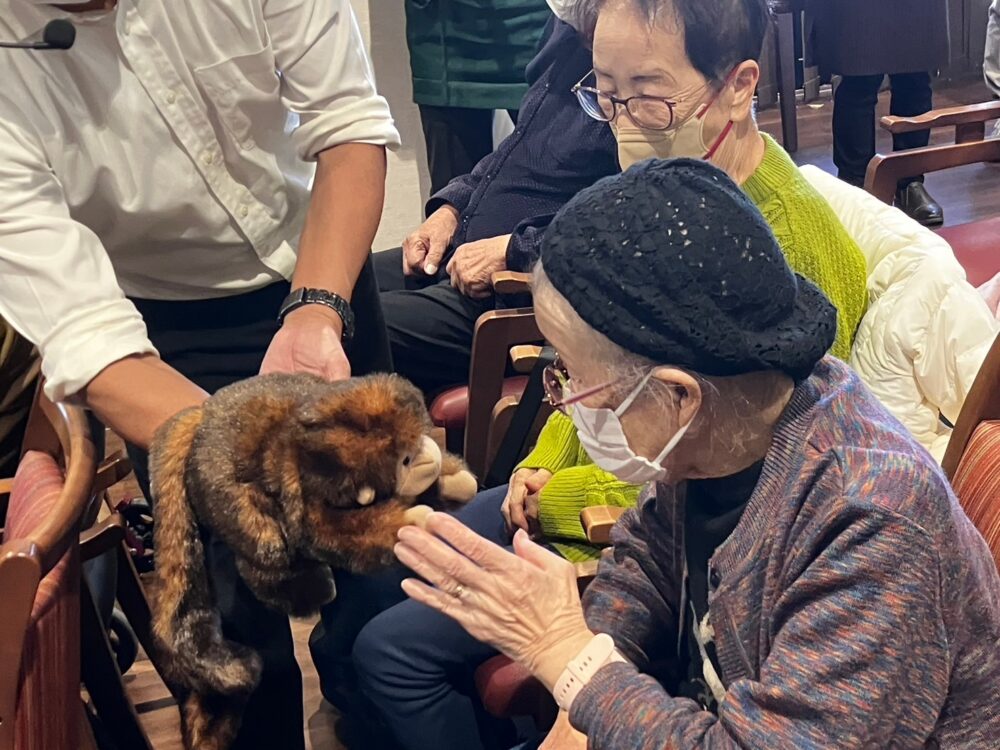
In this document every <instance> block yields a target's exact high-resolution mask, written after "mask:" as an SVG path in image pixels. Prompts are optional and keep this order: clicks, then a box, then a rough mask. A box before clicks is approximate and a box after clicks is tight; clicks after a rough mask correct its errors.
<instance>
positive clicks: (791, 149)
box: [775, 13, 799, 154]
mask: <svg viewBox="0 0 1000 750" xmlns="http://www.w3.org/2000/svg"><path fill="white" fill-rule="evenodd" d="M777 26H778V34H777V40H776V42H777V44H776V45H775V47H776V50H777V58H778V98H779V100H780V102H779V103H780V105H781V140H782V145H783V146H784V147H785V151H787V152H788V153H790V154H791V153H795V152H796V151H798V150H799V127H798V122H797V121H796V113H795V14H793V13H779V14H778V18H777Z"/></svg>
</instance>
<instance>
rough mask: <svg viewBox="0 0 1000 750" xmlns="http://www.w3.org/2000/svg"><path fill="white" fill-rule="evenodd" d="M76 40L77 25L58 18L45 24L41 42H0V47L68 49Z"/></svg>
mask: <svg viewBox="0 0 1000 750" xmlns="http://www.w3.org/2000/svg"><path fill="white" fill-rule="evenodd" d="M75 41H76V27H75V26H73V24H71V23H70V22H69V21H65V20H63V19H61V18H57V19H56V20H54V21H49V22H48V23H47V24H45V29H44V30H43V31H42V41H40V42H0V47H6V48H8V49H35V50H46V49H62V50H66V49H69V48H70V47H72V46H73V42H75Z"/></svg>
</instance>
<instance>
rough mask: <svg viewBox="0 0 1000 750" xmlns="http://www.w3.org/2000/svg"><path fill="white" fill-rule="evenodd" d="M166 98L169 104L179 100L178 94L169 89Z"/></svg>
mask: <svg viewBox="0 0 1000 750" xmlns="http://www.w3.org/2000/svg"><path fill="white" fill-rule="evenodd" d="M165 98H166V100H167V104H173V103H174V102H176V101H177V94H175V93H174V92H173V91H168V92H167V95H166V97H165Z"/></svg>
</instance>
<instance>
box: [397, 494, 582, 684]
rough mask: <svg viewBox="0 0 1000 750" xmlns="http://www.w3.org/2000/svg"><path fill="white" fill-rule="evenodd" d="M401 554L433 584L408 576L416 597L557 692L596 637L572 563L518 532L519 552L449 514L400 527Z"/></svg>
mask: <svg viewBox="0 0 1000 750" xmlns="http://www.w3.org/2000/svg"><path fill="white" fill-rule="evenodd" d="M395 552H396V557H398V558H399V560H400V562H402V563H403V564H404V565H406V566H407V567H409V568H411V569H412V570H413V571H414V572H415V573H417V574H418V575H420V576H421V577H422V578H424V579H425V580H427V581H429V582H430V583H431V584H433V586H428V585H427V584H426V583H423V582H421V581H417V580H415V579H412V578H411V579H407V580H405V581H403V590H404V591H405V592H406V593H407V595H409V596H410V597H411V598H412V599H415V600H416V601H418V602H421V603H423V604H426V605H427V606H428V607H431V608H433V609H436V610H437V611H439V612H441V613H443V614H446V615H448V616H449V617H451V618H452V619H454V620H455V621H456V622H458V624H459V625H461V626H462V627H463V628H465V629H466V630H467V631H468V633H469V635H471V636H472V637H473V638H476V639H477V640H480V641H483V642H485V643H489V644H490V645H492V646H493V647H494V648H496V649H497V650H499V651H501V652H502V653H504V654H506V655H507V656H508V657H510V658H511V659H513V660H515V661H517V662H519V663H520V664H522V665H523V666H524V667H525V668H526V669H528V670H529V671H530V672H531V673H532V674H533V675H535V677H537V678H538V679H539V680H541V682H542V683H543V684H544V685H545V686H546V687H547V688H548V689H549V690H551V689H552V688H553V687H554V686H555V683H556V681H557V680H558V679H559V676H560V675H561V674H562V672H563V670H564V669H565V668H566V665H567V664H568V663H569V661H570V659H572V658H573V657H575V656H576V655H577V654H578V653H579V652H580V651H581V650H582V649H583V647H584V646H586V645H587V644H588V643H589V642H590V639H591V638H592V637H593V633H591V631H590V629H589V628H588V627H587V623H586V621H585V620H584V617H583V607H582V606H581V604H580V595H579V593H578V591H577V585H576V573H575V569H574V568H573V566H572V565H571V564H570V563H569V562H567V561H566V560H563V559H562V558H561V557H559V556H557V555H554V554H553V553H551V552H549V551H548V550H546V549H544V548H542V547H540V546H539V545H537V544H535V543H534V542H532V541H531V540H530V539H529V538H528V535H527V534H526V533H525V532H523V531H520V530H519V531H518V532H517V533H516V534H515V535H514V553H515V554H511V553H510V552H507V551H506V550H504V549H503V548H501V547H498V546H497V545H495V544H493V543H492V542H488V541H486V540H485V539H483V538H482V537H481V536H479V535H478V534H476V533H475V532H473V531H471V530H470V529H468V528H466V527H465V526H463V525H462V524H461V522H459V521H457V520H455V519H454V518H452V517H451V516H449V515H446V514H444V513H432V514H431V515H430V516H429V517H428V518H427V522H426V525H425V528H424V529H419V528H416V527H411V526H407V527H404V528H402V529H400V531H399V543H398V544H397V545H396V547H395Z"/></svg>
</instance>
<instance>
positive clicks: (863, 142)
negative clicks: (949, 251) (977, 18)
mask: <svg viewBox="0 0 1000 750" xmlns="http://www.w3.org/2000/svg"><path fill="white" fill-rule="evenodd" d="M807 8H808V10H810V11H811V13H812V14H813V18H814V22H815V23H814V26H813V29H814V34H815V51H816V59H817V62H818V63H819V66H820V73H821V74H822V75H823V76H830V75H834V74H837V75H840V76H842V79H841V81H840V85H839V86H838V87H837V90H836V93H835V95H834V107H833V162H834V164H836V165H837V169H838V170H839V174H838V176H839V177H840V178H841V179H842V180H844V181H845V182H849V183H851V184H852V185H858V186H863V185H864V180H865V170H866V169H867V168H868V162H869V161H871V159H872V157H873V156H875V106H876V104H877V103H878V92H879V89H880V88H881V86H882V81H883V79H884V78H885V76H886V75H888V76H889V80H890V83H891V86H892V102H891V104H890V112H891V114H893V115H899V116H902V117H913V116H915V115H922V114H923V113H925V112H927V111H929V110H930V109H931V74H932V73H933V72H935V71H936V70H938V68H940V67H941V66H942V65H944V64H945V63H946V62H947V61H948V6H947V3H945V2H944V1H943V0H879V2H871V0H837V1H836V2H832V1H831V0H808V3H807ZM929 140H930V133H929V131H926V130H922V131H919V132H915V133H904V134H902V135H896V136H893V143H892V147H893V150H894V151H902V150H904V149H909V148H920V147H922V146H926V145H927V144H928V142H929ZM923 183H924V179H923V176H919V177H913V178H909V179H907V180H903V181H900V183H899V185H898V188H897V191H896V205H897V206H898V207H899V208H901V209H902V210H903V211H905V212H906V213H907V214H908V215H909V216H911V217H912V218H914V219H916V220H917V221H919V222H920V223H921V224H923V225H925V226H935V225H938V224H942V223H943V222H944V211H943V209H942V208H941V206H940V205H939V204H938V203H937V201H935V200H934V199H933V198H932V197H931V195H930V194H929V193H928V192H927V188H925V187H924V184H923Z"/></svg>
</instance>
